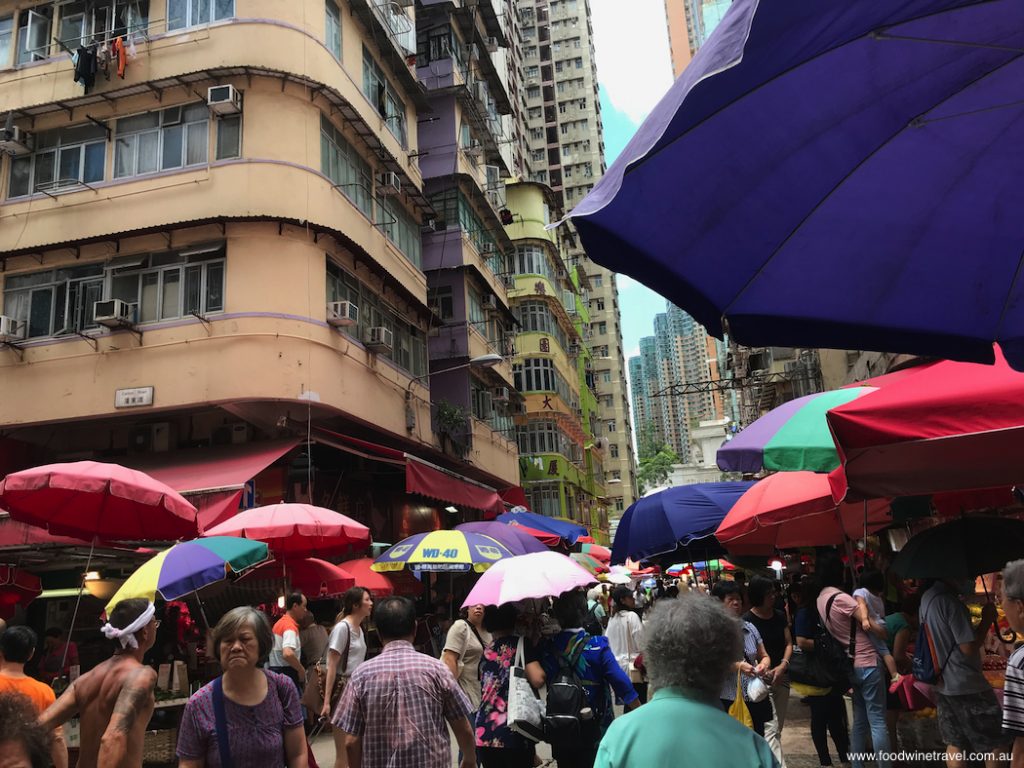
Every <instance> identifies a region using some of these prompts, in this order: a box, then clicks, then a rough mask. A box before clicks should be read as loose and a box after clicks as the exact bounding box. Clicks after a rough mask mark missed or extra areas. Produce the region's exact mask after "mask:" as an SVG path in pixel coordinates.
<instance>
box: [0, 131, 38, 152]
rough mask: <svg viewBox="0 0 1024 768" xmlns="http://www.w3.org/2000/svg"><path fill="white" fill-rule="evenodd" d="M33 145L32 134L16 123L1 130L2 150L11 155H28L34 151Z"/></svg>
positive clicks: (0, 143)
mask: <svg viewBox="0 0 1024 768" xmlns="http://www.w3.org/2000/svg"><path fill="white" fill-rule="evenodd" d="M33 146H34V141H33V140H32V134H30V133H29V132H28V131H26V130H23V129H21V128H19V127H18V126H16V125H12V126H11V127H10V128H6V129H4V130H0V152H6V153H7V154H9V155H28V154H31V153H32V148H33Z"/></svg>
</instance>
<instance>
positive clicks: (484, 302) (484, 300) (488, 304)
mask: <svg viewBox="0 0 1024 768" xmlns="http://www.w3.org/2000/svg"><path fill="white" fill-rule="evenodd" d="M480 306H481V307H483V308H484V309H494V307H495V301H494V294H493V293H485V294H484V295H483V296H481V297H480Z"/></svg>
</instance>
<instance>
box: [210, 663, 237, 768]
mask: <svg viewBox="0 0 1024 768" xmlns="http://www.w3.org/2000/svg"><path fill="white" fill-rule="evenodd" d="M223 680H224V676H223V675H221V676H220V677H218V678H216V679H215V680H214V681H213V717H214V721H215V724H216V725H215V727H216V729H217V750H218V751H219V752H220V764H221V768H233V767H234V764H233V763H232V762H231V745H230V744H228V718H227V715H226V713H225V712H224V683H223Z"/></svg>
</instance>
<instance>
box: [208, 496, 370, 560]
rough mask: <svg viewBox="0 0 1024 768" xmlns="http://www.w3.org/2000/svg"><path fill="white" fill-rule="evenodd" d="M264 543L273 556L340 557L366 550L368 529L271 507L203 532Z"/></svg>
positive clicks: (314, 512)
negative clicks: (338, 555) (314, 553)
mask: <svg viewBox="0 0 1024 768" xmlns="http://www.w3.org/2000/svg"><path fill="white" fill-rule="evenodd" d="M205 535H207V536H241V537H242V538H246V539H255V540H257V541H264V542H266V543H267V544H268V545H269V546H270V549H271V551H272V552H274V553H275V554H277V555H288V554H291V555H308V554H311V553H313V552H317V553H320V554H327V553H329V554H342V553H345V552H352V551H355V550H359V549H365V548H366V547H368V546H370V529H369V528H367V527H366V526H365V525H363V524H362V523H357V522H356V521H355V520H353V519H352V518H350V517H345V515H342V514H340V513H338V512H335V511H334V510H332V509H325V508H324V507H314V506H313V505H312V504H271V505H269V506H266V507H255V508H253V509H247V510H245V511H244V512H239V513H238V514H237V515H235V516H234V517H232V518H231V519H229V520H225V521H224V522H223V523H220V524H219V525H215V526H214V527H213V528H211V529H210V530H208V531H206V533H205Z"/></svg>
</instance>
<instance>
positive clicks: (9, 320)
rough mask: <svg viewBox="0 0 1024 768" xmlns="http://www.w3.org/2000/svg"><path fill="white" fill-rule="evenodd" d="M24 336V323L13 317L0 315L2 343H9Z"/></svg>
mask: <svg viewBox="0 0 1024 768" xmlns="http://www.w3.org/2000/svg"><path fill="white" fill-rule="evenodd" d="M22 338H24V331H23V328H22V324H21V323H19V322H18V321H17V320H15V319H14V318H13V317H7V316H6V315H0V344H9V343H10V342H12V341H19V340H20V339H22Z"/></svg>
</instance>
